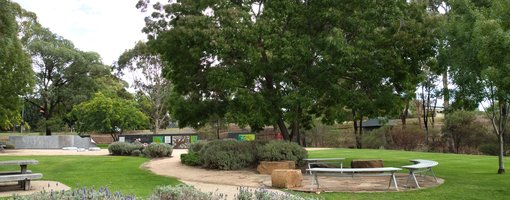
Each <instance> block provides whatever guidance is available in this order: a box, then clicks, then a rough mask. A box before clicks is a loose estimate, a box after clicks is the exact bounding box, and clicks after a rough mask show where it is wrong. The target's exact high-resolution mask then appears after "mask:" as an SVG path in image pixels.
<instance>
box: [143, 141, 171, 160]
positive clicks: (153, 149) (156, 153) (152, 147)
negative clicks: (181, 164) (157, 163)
mask: <svg viewBox="0 0 510 200" xmlns="http://www.w3.org/2000/svg"><path fill="white" fill-rule="evenodd" d="M172 151H173V148H172V146H171V145H169V144H165V143H151V144H149V146H147V147H145V149H143V151H142V152H143V154H145V155H146V156H148V157H151V158H159V157H170V156H172Z"/></svg>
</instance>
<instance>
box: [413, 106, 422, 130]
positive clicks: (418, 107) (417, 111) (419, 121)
mask: <svg viewBox="0 0 510 200" xmlns="http://www.w3.org/2000/svg"><path fill="white" fill-rule="evenodd" d="M414 105H415V107H416V117H417V118H418V127H420V128H422V127H423V126H422V125H421V115H422V113H421V105H420V101H418V100H414Z"/></svg>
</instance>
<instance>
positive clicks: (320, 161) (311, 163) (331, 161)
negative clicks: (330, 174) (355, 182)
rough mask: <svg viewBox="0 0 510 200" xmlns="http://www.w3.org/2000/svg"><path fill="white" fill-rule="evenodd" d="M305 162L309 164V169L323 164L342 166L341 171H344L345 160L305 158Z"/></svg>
mask: <svg viewBox="0 0 510 200" xmlns="http://www.w3.org/2000/svg"><path fill="white" fill-rule="evenodd" d="M303 160H304V161H306V162H307V163H308V169H312V167H313V166H319V165H321V164H340V169H342V168H343V167H344V160H345V158H305V159H303ZM309 173H310V174H312V171H309Z"/></svg>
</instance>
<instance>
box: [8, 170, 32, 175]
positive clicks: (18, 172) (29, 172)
mask: <svg viewBox="0 0 510 200" xmlns="http://www.w3.org/2000/svg"><path fill="white" fill-rule="evenodd" d="M25 173H26V174H31V173H32V170H27V171H26V172H25ZM11 174H21V171H2V172H0V176H4V175H11Z"/></svg>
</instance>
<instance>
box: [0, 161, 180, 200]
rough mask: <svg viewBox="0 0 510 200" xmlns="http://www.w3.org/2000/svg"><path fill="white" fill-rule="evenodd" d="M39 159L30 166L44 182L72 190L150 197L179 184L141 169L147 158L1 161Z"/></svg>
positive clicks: (11, 168)
mask: <svg viewBox="0 0 510 200" xmlns="http://www.w3.org/2000/svg"><path fill="white" fill-rule="evenodd" d="M23 159H36V160H38V161H39V164H38V165H33V166H29V167H28V169H30V170H32V171H33V172H40V173H43V176H44V177H43V179H46V180H54V181H59V182H62V183H64V184H66V185H68V186H70V187H76V186H80V187H82V186H87V187H91V186H94V187H95V188H99V187H100V186H108V187H109V188H110V190H111V191H120V192H122V193H123V194H135V195H136V196H137V197H147V196H148V195H149V194H150V193H151V192H152V190H153V189H154V188H155V187H156V186H158V185H174V184H178V183H180V182H179V181H178V180H177V179H175V178H168V177H163V176H158V175H155V174H153V173H151V172H150V171H148V170H144V169H141V168H140V166H141V165H142V164H143V163H144V162H147V161H148V159H147V158H142V157H124V156H1V157H0V160H23ZM4 170H19V166H9V167H6V166H3V167H1V168H0V171H4Z"/></svg>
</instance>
